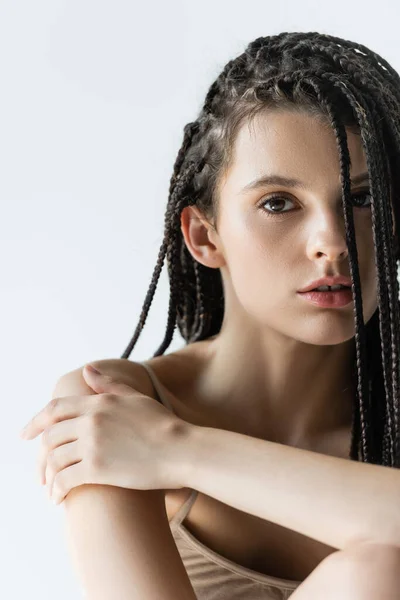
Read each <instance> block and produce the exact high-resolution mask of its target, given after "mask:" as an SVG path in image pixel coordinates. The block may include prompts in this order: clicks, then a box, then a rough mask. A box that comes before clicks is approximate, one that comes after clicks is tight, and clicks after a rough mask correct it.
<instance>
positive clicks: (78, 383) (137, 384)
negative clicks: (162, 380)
mask: <svg viewBox="0 0 400 600" xmlns="http://www.w3.org/2000/svg"><path fill="white" fill-rule="evenodd" d="M88 362H90V364H92V365H93V366H94V367H97V368H98V369H99V371H101V372H102V373H104V374H105V375H109V376H111V377H113V378H115V379H116V380H118V381H120V382H123V383H126V384H127V385H130V386H132V387H133V388H135V390H137V391H138V392H140V393H142V394H145V395H146V396H150V397H152V398H156V395H155V390H154V387H153V385H152V383H151V380H150V378H149V376H148V373H147V371H146V369H145V368H144V367H143V365H141V364H140V363H139V362H136V361H132V360H127V359H123V358H105V359H101V360H91V361H88ZM148 362H150V361H148ZM83 367H84V365H82V366H81V367H78V368H77V369H74V370H73V371H69V372H68V373H65V375H62V376H61V377H60V378H59V379H58V381H57V384H56V387H55V390H54V392H53V395H54V394H55V393H56V392H57V393H58V394H59V395H62V391H63V390H65V389H67V388H70V387H71V386H72V387H74V388H77V387H79V388H82V393H84V392H86V389H87V390H89V389H90V388H88V386H87V385H86V383H85V380H84V377H83V374H82V370H83ZM67 393H71V392H67ZM72 393H73V392H72ZM77 393H78V392H77Z"/></svg>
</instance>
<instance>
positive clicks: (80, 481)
mask: <svg viewBox="0 0 400 600" xmlns="http://www.w3.org/2000/svg"><path fill="white" fill-rule="evenodd" d="M99 478H100V477H98V478H96V481H95V482H94V481H92V478H91V476H90V472H89V469H88V468H87V465H86V462H85V461H84V460H81V461H80V462H78V463H76V464H74V465H71V466H69V467H66V468H65V469H63V470H62V471H59V472H58V473H57V475H56V476H55V478H54V481H53V491H52V499H53V502H54V504H60V503H61V502H63V500H64V499H65V497H66V496H67V495H68V493H69V492H70V491H71V490H72V488H75V487H78V486H80V485H84V484H86V483H100V484H102V483H105V482H102V481H98V479H99Z"/></svg>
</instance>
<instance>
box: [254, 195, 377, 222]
mask: <svg viewBox="0 0 400 600" xmlns="http://www.w3.org/2000/svg"><path fill="white" fill-rule="evenodd" d="M355 198H371V193H370V191H369V190H366V191H364V192H357V194H353V195H352V199H353V200H354V199H355ZM277 201H278V203H279V201H282V202H291V203H292V204H293V202H294V201H293V200H291V199H290V198H286V196H280V195H275V196H270V197H269V198H267V199H265V198H263V199H262V200H261V202H260V203H259V204H258V206H259V207H260V208H261V209H262V210H263V211H264V212H266V213H267V215H268V216H274V215H280V214H284V213H287V212H289V211H287V210H270V209H266V208H265V206H266V205H267V204H268V203H269V202H271V203H276V202H277ZM361 204H363V203H362V202H361ZM281 208H282V206H281ZM355 208H371V202H369V204H368V205H367V206H360V205H359V203H358V202H356V204H355Z"/></svg>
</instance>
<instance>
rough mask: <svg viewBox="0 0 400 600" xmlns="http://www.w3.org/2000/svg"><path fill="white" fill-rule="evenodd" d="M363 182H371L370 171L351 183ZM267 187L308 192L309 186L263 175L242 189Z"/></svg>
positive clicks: (290, 179) (298, 181)
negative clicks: (274, 186) (277, 186)
mask: <svg viewBox="0 0 400 600" xmlns="http://www.w3.org/2000/svg"><path fill="white" fill-rule="evenodd" d="M363 181H369V173H368V171H367V172H365V173H360V175H357V176H356V177H354V178H353V179H351V183H352V184H353V185H357V184H358V183H362V182H363ZM267 185H282V186H284V187H291V188H300V189H302V190H306V189H307V186H306V184H305V183H304V182H303V181H300V180H299V179H295V178H293V177H284V176H282V175H274V174H272V175H263V176H262V177H259V178H258V179H254V180H253V181H250V183H248V184H247V185H245V186H244V188H242V189H241V192H249V191H250V190H256V189H258V188H261V187H265V186H267Z"/></svg>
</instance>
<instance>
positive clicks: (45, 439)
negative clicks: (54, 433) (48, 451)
mask: <svg viewBox="0 0 400 600" xmlns="http://www.w3.org/2000/svg"><path fill="white" fill-rule="evenodd" d="M50 435H51V427H46V429H44V430H43V433H42V443H43V445H44V446H45V447H47V446H49V444H50Z"/></svg>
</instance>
